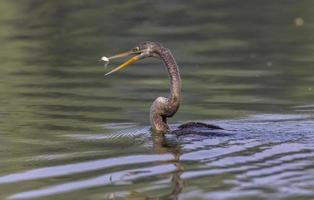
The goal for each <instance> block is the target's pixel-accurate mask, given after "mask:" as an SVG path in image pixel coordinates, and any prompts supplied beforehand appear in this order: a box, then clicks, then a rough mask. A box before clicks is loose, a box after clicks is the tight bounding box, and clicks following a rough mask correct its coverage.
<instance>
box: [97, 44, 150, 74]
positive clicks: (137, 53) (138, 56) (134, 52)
mask: <svg viewBox="0 0 314 200" xmlns="http://www.w3.org/2000/svg"><path fill="white" fill-rule="evenodd" d="M133 55H135V56H133ZM127 56H133V57H132V58H130V59H129V60H127V61H125V62H124V63H122V64H121V65H119V66H118V67H116V68H114V69H112V70H111V71H109V72H108V73H106V74H105V76H107V75H109V74H112V73H113V72H116V71H119V70H120V69H123V68H125V67H127V66H129V65H131V64H133V63H135V62H136V61H139V60H141V59H143V58H145V57H147V55H146V54H145V53H143V52H141V51H140V50H139V49H138V48H135V49H133V50H131V51H127V52H124V53H120V54H117V55H114V56H111V57H108V58H107V57H105V56H103V57H102V58H101V60H102V61H104V62H106V64H105V66H107V65H108V64H109V62H110V60H113V59H117V58H123V57H127Z"/></svg>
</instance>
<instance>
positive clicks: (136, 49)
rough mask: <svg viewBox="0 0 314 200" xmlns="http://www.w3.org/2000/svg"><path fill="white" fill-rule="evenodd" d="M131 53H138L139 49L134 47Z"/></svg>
mask: <svg viewBox="0 0 314 200" xmlns="http://www.w3.org/2000/svg"><path fill="white" fill-rule="evenodd" d="M132 51H133V52H138V51H140V48H139V47H135V48H134V49H132Z"/></svg>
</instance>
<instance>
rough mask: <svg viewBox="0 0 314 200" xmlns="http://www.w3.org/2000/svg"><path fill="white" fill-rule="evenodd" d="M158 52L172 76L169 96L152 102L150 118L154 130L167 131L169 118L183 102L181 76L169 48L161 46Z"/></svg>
mask: <svg viewBox="0 0 314 200" xmlns="http://www.w3.org/2000/svg"><path fill="white" fill-rule="evenodd" d="M157 54H158V55H159V56H160V58H161V59H162V60H163V62H164V64H165V66H166V68H167V71H168V74H169V78H170V96H169V98H164V97H158V98H157V99H156V100H155V101H154V103H153V104H152V107H151V111H150V120H151V126H152V128H153V130H155V131H157V132H161V133H165V132H167V131H168V130H169V127H168V124H167V118H168V117H172V116H173V115H174V114H175V113H176V112H177V110H178V109H179V106H180V102H181V78H180V73H179V68H178V65H177V63H176V61H175V59H174V57H173V56H172V54H171V52H170V51H169V49H166V48H161V49H160V50H159V51H158V52H157Z"/></svg>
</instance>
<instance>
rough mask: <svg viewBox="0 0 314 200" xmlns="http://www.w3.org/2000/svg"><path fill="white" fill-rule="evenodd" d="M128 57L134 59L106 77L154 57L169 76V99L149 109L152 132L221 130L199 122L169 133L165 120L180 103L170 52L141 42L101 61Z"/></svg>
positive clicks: (176, 72) (177, 76)
mask: <svg viewBox="0 0 314 200" xmlns="http://www.w3.org/2000/svg"><path fill="white" fill-rule="evenodd" d="M129 55H134V57H132V58H131V59H129V60H128V61H126V62H125V63H123V64H121V65H120V66H118V67H117V68H115V69H113V70H112V71H110V72H108V73H107V74H106V75H109V74H111V73H113V72H115V71H118V70H120V69H122V68H124V67H126V66H128V65H130V64H132V63H134V62H136V61H138V60H141V59H143V58H146V57H155V58H159V59H161V60H162V61H163V63H164V65H165V66H166V69H167V72H168V74H169V79H170V95H169V97H168V98H166V97H158V98H156V99H155V101H154V102H153V104H152V106H151V108H150V123H151V127H152V130H153V131H155V132H157V133H160V134H165V133H173V134H176V135H184V134H191V133H196V134H198V133H206V132H212V131H215V130H222V128H220V127H219V126H215V125H210V124H205V123H201V122H188V123H186V124H182V125H181V126H179V127H178V129H176V130H174V131H170V129H169V126H168V123H167V118H169V117H172V116H173V115H174V114H175V113H176V112H177V111H178V109H179V107H180V103H181V77H180V72H179V67H178V65H177V63H176V61H175V59H174V57H173V56H172V54H171V52H170V50H169V49H167V48H165V47H163V46H162V45H161V44H160V43H157V42H142V43H140V44H138V45H137V46H136V47H135V48H133V49H132V50H131V51H128V52H125V53H121V54H118V55H115V56H112V57H109V58H107V57H103V58H102V60H104V61H109V60H110V59H114V58H120V57H125V56H129Z"/></svg>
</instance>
